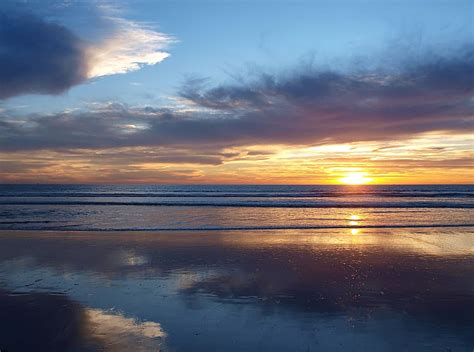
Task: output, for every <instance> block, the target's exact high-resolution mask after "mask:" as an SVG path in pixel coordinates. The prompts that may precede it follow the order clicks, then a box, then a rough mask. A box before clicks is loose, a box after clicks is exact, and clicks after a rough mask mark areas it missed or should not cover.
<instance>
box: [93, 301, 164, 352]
mask: <svg viewBox="0 0 474 352" xmlns="http://www.w3.org/2000/svg"><path fill="white" fill-rule="evenodd" d="M85 314H86V317H87V319H88V321H89V326H88V328H89V331H90V335H91V337H92V338H94V339H97V340H103V341H104V345H105V347H106V349H105V350H106V351H114V352H121V351H123V352H129V351H137V352H142V351H143V352H148V351H160V345H161V342H162V341H163V339H164V338H165V337H166V333H165V332H164V331H163V329H162V328H161V326H160V324H158V323H155V322H151V321H146V322H143V323H140V322H137V321H136V320H135V319H132V318H126V317H124V316H123V315H121V314H119V313H114V312H105V311H103V310H101V309H91V308H87V309H86V310H85Z"/></svg>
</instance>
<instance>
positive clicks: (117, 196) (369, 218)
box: [0, 185, 474, 231]
mask: <svg viewBox="0 0 474 352" xmlns="http://www.w3.org/2000/svg"><path fill="white" fill-rule="evenodd" d="M473 208H474V186H472V185H471V186H357V187H354V186H125V185H120V186H119V185H114V186H91V185H63V186H61V185H0V229H34V230H44V229H50V230H51V229H64V230H98V231H101V230H171V229H178V230H179V229H181V230H182V229H187V230H200V229H208V230H211V229H214V230H222V229H240V230H245V229H252V230H256V229H288V228H292V229H293V228H346V227H354V226H360V227H403V226H427V225H429V226H434V227H438V226H471V225H473V224H474V218H473ZM351 215H352V219H351ZM348 220H349V221H352V222H351V223H349V222H348Z"/></svg>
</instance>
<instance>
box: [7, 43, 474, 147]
mask: <svg viewBox="0 0 474 352" xmlns="http://www.w3.org/2000/svg"><path fill="white" fill-rule="evenodd" d="M473 75H474V51H473V50H472V49H471V48H465V47H463V48H460V49H459V50H456V51H454V52H453V53H451V54H450V55H449V56H444V57H434V56H431V57H428V56H427V57H425V58H424V59H423V60H421V61H420V60H418V61H416V62H414V61H411V62H404V63H403V65H402V66H401V67H398V68H391V69H390V70H385V71H380V70H374V71H370V70H353V71H348V72H338V71H335V70H334V71H332V70H318V69H317V68H315V67H313V66H311V65H304V66H299V67H297V68H296V69H293V70H288V71H286V72H284V73H280V74H268V73H258V74H254V75H253V77H252V78H251V79H250V80H249V81H248V82H240V83H235V84H223V85H219V86H215V87H207V85H206V81H205V80H202V79H194V80H191V81H188V82H187V83H186V84H185V85H184V86H183V87H182V89H181V90H180V93H179V94H180V99H181V100H182V101H183V102H184V105H185V106H186V109H182V108H181V109H178V108H177V109H172V108H171V109H170V108H166V109H165V108H161V107H151V106H146V107H129V106H127V105H124V104H117V103H111V104H107V105H102V106H95V107H91V108H89V109H86V110H81V111H74V112H64V113H60V114H55V115H49V116H30V117H27V118H24V119H21V120H19V119H16V118H11V117H8V116H3V117H2V118H1V119H0V131H1V136H0V150H3V151H19V150H36V149H51V150H59V149H65V148H90V149H94V148H113V147H137V146H167V147H192V148H195V149H196V148H199V149H201V150H203V149H209V148H213V149H222V148H226V147H233V146H243V145H265V144H287V145H311V144H330V143H345V142H358V141H381V140H396V139H402V138H406V137H408V136H412V135H416V134H419V133H425V132H431V131H444V132H450V133H460V132H465V131H466V130H469V129H470V128H472V125H473V124H472V123H473V121H472V111H473V103H472V87H473V86H472V77H473ZM4 115H5V114H4Z"/></svg>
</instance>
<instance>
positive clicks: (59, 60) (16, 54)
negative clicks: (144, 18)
mask: <svg viewBox="0 0 474 352" xmlns="http://www.w3.org/2000/svg"><path fill="white" fill-rule="evenodd" d="M13 4H14V3H13ZM91 4H92V3H91ZM91 4H87V6H89V7H91V6H92V5H91ZM57 6H59V5H58V4H56V3H55V2H47V3H45V7H46V9H42V8H41V9H40V8H39V7H38V6H34V5H33V6H31V7H29V8H27V7H25V6H18V9H16V8H14V7H13V6H12V3H11V2H8V1H7V2H6V3H5V4H2V5H0V81H1V82H2V84H1V85H0V99H6V98H9V97H13V96H17V95H21V94H60V93H63V92H64V91H66V90H68V89H70V88H71V87H73V86H75V85H78V84H81V83H83V82H85V81H87V80H88V79H91V78H96V77H102V76H107V75H114V74H120V73H127V72H131V71H135V70H138V69H140V68H141V67H143V66H144V65H154V64H157V63H159V62H161V61H163V60H164V59H165V58H167V57H168V56H169V54H168V53H167V52H165V51H164V50H165V48H166V47H167V46H168V45H169V44H171V43H172V42H174V39H173V38H171V37H169V36H167V35H165V34H163V33H160V32H158V31H156V30H154V29H153V28H152V27H150V26H147V25H144V24H142V23H138V22H134V21H131V20H127V19H124V18H121V17H119V16H118V14H117V11H116V10H114V9H113V8H111V7H106V6H101V7H98V8H90V9H89V8H86V9H84V8H82V7H87V6H86V4H83V5H82V7H79V4H76V5H75V6H73V5H72V4H71V5H70V6H69V5H67V6H66V5H62V6H61V10H62V11H61V12H60V13H61V14H62V15H64V16H63V17H64V18H61V16H56V17H53V16H52V15H51V11H48V10H47V9H48V8H50V7H51V8H57ZM63 7H64V8H63ZM65 9H67V11H69V13H71V12H74V11H75V10H80V11H82V12H84V13H86V15H85V17H86V18H87V21H86V23H87V24H88V26H92V27H95V28H92V29H89V30H88V31H83V32H84V33H81V34H82V36H80V35H78V34H76V33H75V32H74V31H73V30H72V29H71V28H70V27H68V26H67V24H68V21H70V22H72V21H71V20H70V19H69V18H68V17H67V16H66V14H67V13H68V12H67V11H66V10H65ZM85 10H87V11H85ZM51 18H54V21H52V20H51ZM61 19H62V20H63V21H62V22H64V23H62V22H61Z"/></svg>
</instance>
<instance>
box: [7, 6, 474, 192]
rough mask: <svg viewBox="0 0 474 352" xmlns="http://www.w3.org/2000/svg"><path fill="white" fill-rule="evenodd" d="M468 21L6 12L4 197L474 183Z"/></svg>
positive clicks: (394, 10) (387, 10) (382, 10)
mask: <svg viewBox="0 0 474 352" xmlns="http://www.w3.org/2000/svg"><path fill="white" fill-rule="evenodd" d="M473 15H474V9H473V2H472V1H471V0H467V1H464V0H450V1H437V0H411V1H408V0H407V1H404V0H400V1H387V0H379V1H375V0H374V1H362V0H352V1H349V0H346V1H337V0H336V1H307V2H306V1H297V0H286V1H285V0H282V1H270V0H255V1H231V0H222V1H197V0H189V1H188V0H177V1H161V0H158V1H151V0H150V1H145V0H138V1H125V0H124V1H84V0H81V1H74V0H63V1H59V0H51V1H49V0H44V1H40V0H36V1H28V0H25V1H10V0H3V1H1V2H0V182H2V183H32V182H34V183H269V184H282V183H291V184H327V183H329V184H334V183H341V182H343V183H344V182H345V181H344V180H346V181H347V180H348V177H349V181H350V180H356V181H357V179H359V180H362V181H364V180H366V181H367V182H371V183H375V184H378V183H382V184H398V183H403V184H406V183H412V184H419V183H422V184H423V183H473V182H474V171H473V170H474V168H473V166H474V165H473V156H474V155H473V154H474V153H473V151H474V148H473V147H474V138H473V137H474V136H473V127H474V123H473V122H474V121H473V119H472V115H473V108H474V98H473V77H474V49H473V44H474V43H473ZM349 181H348V183H351V182H349ZM364 182H365V181H364Z"/></svg>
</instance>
